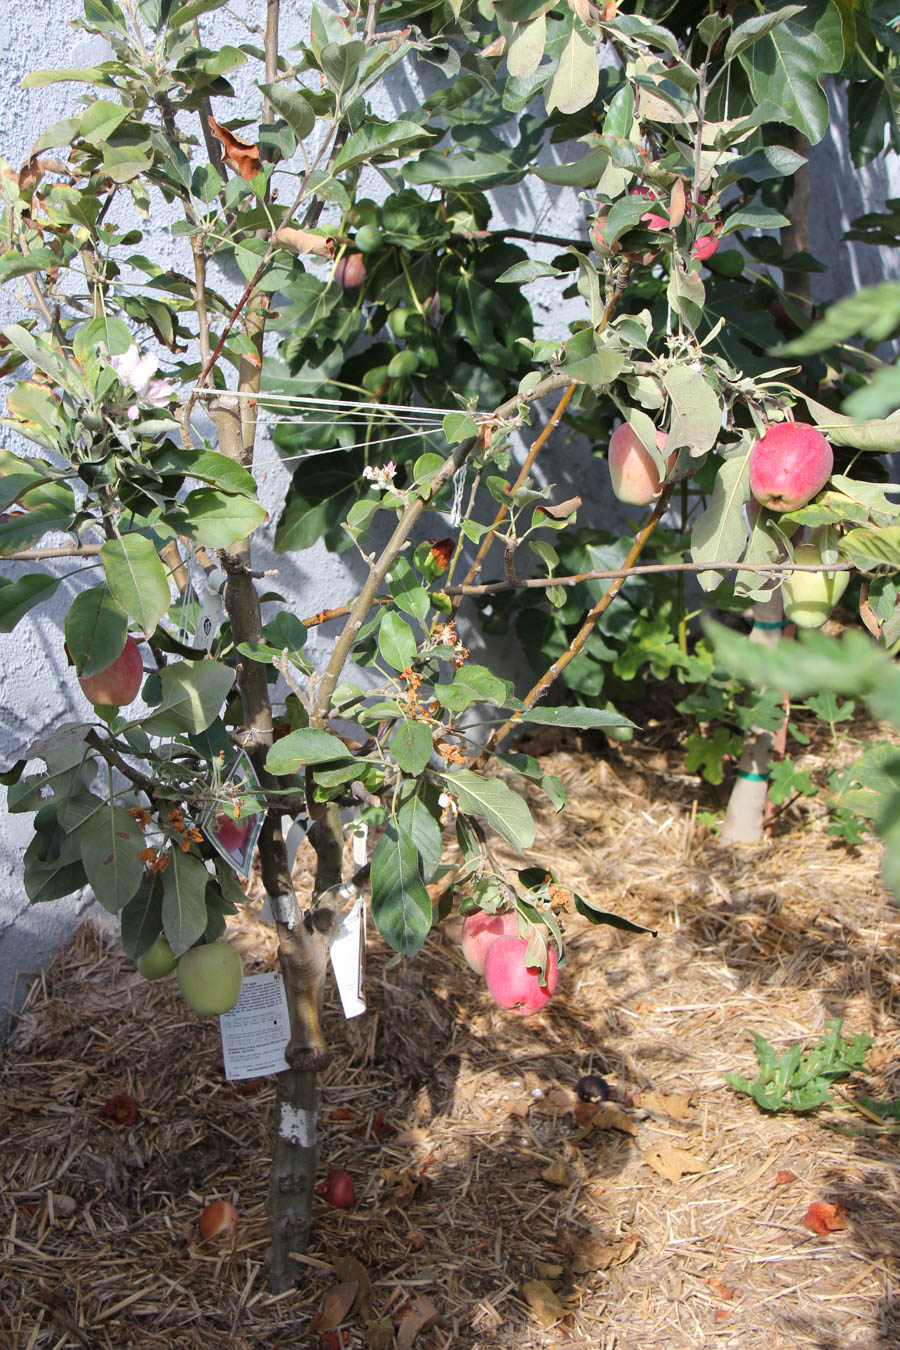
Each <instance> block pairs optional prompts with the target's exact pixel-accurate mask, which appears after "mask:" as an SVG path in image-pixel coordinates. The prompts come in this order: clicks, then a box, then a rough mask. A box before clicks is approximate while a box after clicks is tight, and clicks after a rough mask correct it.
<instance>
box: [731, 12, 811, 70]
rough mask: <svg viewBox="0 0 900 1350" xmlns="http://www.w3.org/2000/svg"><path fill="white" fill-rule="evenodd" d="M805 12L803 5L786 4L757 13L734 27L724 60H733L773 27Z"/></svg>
mask: <svg viewBox="0 0 900 1350" xmlns="http://www.w3.org/2000/svg"><path fill="white" fill-rule="evenodd" d="M802 12H803V5H784V6H782V8H781V9H777V10H775V11H774V12H770V13H769V14H757V15H755V17H754V18H752V19H748V20H747V21H746V23H742V24H740V25H739V26H738V27H737V28H735V29H734V31H733V32H732V34H731V36H730V37H729V39H728V41H727V42H726V44H725V53H724V55H723V57H722V60H723V61H725V62H726V63H727V62H729V61H733V60H734V58H735V57H736V56H740V54H741V52H744V51H746V50H747V48H748V47H752V46H753V44H754V42H758V41H759V39H760V38H763V37H765V36H766V34H767V33H771V31H772V29H773V28H777V27H778V25H779V24H780V23H784V22H785V20H786V19H791V18H793V16H794V15H795V14H801V13H802Z"/></svg>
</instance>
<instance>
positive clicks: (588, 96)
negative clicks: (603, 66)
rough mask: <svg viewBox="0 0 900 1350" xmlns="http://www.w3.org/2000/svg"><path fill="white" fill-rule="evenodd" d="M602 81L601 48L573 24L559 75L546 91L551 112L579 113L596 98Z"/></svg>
mask: <svg viewBox="0 0 900 1350" xmlns="http://www.w3.org/2000/svg"><path fill="white" fill-rule="evenodd" d="M599 83H600V66H599V64H598V61H597V49H596V47H595V46H594V43H593V42H589V41H588V39H587V38H586V37H584V35H583V34H582V32H581V31H580V29H578V28H577V27H573V29H572V31H571V33H570V34H569V39H568V41H567V43H566V45H565V47H564V48H563V51H562V55H561V56H560V58H559V65H558V66H557V68H556V74H555V75H554V76H553V79H552V80H551V81H550V85H549V87H548V89H547V90H546V92H545V94H544V102H545V104H546V107H547V112H548V114H549V113H551V112H553V110H554V108H556V109H558V110H559V111H560V112H561V113H574V112H579V111H580V110H581V109H582V108H586V107H587V106H588V104H589V103H592V102H593V100H594V95H595V94H596V92H597V88H598V86H599Z"/></svg>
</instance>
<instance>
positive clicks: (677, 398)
mask: <svg viewBox="0 0 900 1350" xmlns="http://www.w3.org/2000/svg"><path fill="white" fill-rule="evenodd" d="M662 378H663V385H664V386H665V390H666V393H667V394H668V395H669V398H670V399H671V401H672V422H671V427H670V430H669V438H668V440H667V441H666V446H665V454H666V456H668V455H669V454H671V452H672V451H673V450H680V449H681V447H682V446H687V448H688V449H689V450H690V452H691V454H692V455H703V454H705V453H706V451H707V450H711V449H712V447H713V446H714V445H715V443H716V441H717V440H718V438H719V433H720V431H721V430H722V408H721V406H720V404H719V400H718V398H717V396H716V393H715V391H714V390H713V389H712V387H711V386H710V385H709V384H708V383H707V382H706V380H705V379H704V378H703V376H702V374H701V373H700V371H699V370H691V368H690V367H689V366H672V367H670V369H669V370H667V371H665V372H664V374H663V377H662Z"/></svg>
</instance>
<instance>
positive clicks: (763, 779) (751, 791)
mask: <svg viewBox="0 0 900 1350" xmlns="http://www.w3.org/2000/svg"><path fill="white" fill-rule="evenodd" d="M783 629H784V606H783V605H782V602H781V591H780V589H779V590H777V591H776V592H775V594H774V595H773V596H771V597H770V598H769V599H768V600H758V601H757V602H756V604H755V605H754V606H753V631H752V632H751V634H750V641H751V642H761V643H763V644H764V645H766V646H769V647H772V646H775V645H777V644H778V643H779V642H780V641H781V635H782V632H783ZM775 740H776V736H775V733H774V732H773V731H761V730H759V729H758V728H755V727H754V728H752V729H751V730H750V731H749V732H748V733H747V735H746V737H745V739H744V749H743V751H742V753H741V759H740V763H739V764H738V767H737V775H736V777H735V782H734V787H733V788H732V789H731V796H730V797H729V799H728V810H727V811H726V812H725V819H724V821H723V822H722V840H723V842H724V843H726V844H758V843H759V841H760V840H761V839H762V837H763V822H764V819H765V810H766V794H767V792H768V790H769V760H770V759H771V758H772V753H773V751H774V749H775Z"/></svg>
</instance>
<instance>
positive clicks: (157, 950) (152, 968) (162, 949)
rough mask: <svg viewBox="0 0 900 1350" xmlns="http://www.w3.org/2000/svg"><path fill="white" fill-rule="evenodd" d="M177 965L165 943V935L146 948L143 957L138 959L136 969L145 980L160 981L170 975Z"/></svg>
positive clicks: (161, 934) (162, 934) (174, 957)
mask: <svg viewBox="0 0 900 1350" xmlns="http://www.w3.org/2000/svg"><path fill="white" fill-rule="evenodd" d="M176 964H177V958H176V956H175V953H174V952H173V951H172V948H171V947H170V946H169V944H168V942H167V941H166V938H165V934H164V933H160V935H159V937H158V938H157V939H156V941H155V942H154V943H153V945H152V946H150V947H148V948H147V950H146V951H145V952H144V954H143V956H139V957H138V963H137V968H138V970H139V971H140V972H141V974H142V975H143V977H144V979H145V980H161V979H163V978H164V977H165V976H166V975H171V974H172V971H173V970H174V969H175V966H176Z"/></svg>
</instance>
